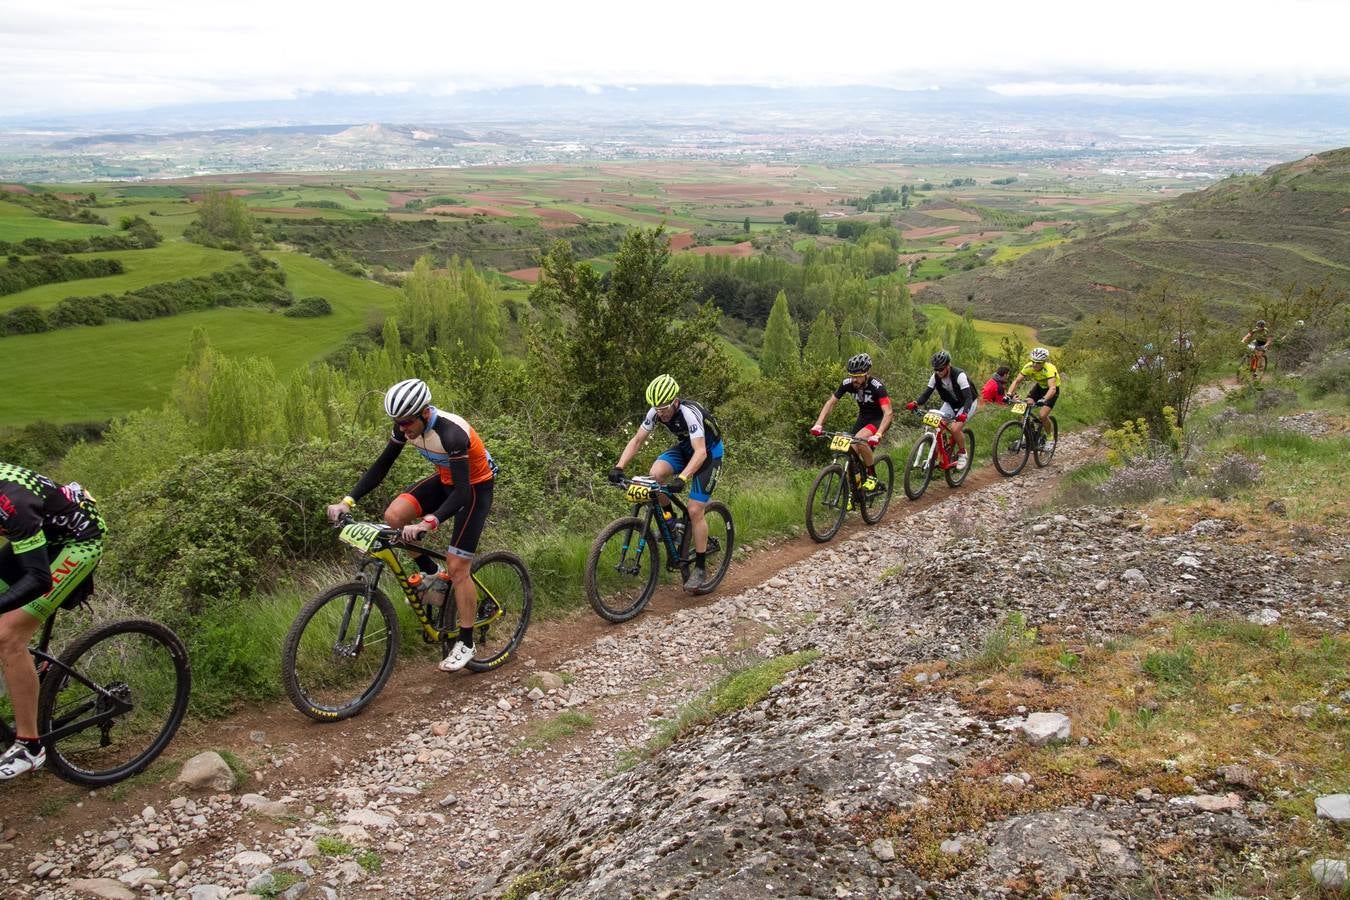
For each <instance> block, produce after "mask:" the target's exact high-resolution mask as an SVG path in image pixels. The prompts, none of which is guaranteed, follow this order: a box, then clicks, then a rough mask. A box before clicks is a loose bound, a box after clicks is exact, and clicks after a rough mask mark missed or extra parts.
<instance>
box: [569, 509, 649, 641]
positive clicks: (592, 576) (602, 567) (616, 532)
mask: <svg viewBox="0 0 1350 900" xmlns="http://www.w3.org/2000/svg"><path fill="white" fill-rule="evenodd" d="M660 572H661V546H660V544H659V543H657V540H656V535H654V534H652V531H651V529H650V528H648V529H645V530H644V529H643V525H642V520H641V519H639V518H637V517H636V516H626V517H624V518H622V519H615V520H614V521H613V522H610V523H609V524H608V525H607V526H605V530H604V531H602V532H600V534H599V536H597V537H596V539H595V542H594V543H593V544H591V552H590V553H589V554H588V555H587V556H586V599H587V600H589V601H590V602H591V608H592V609H594V610H595V611H596V612H597V613H598V614H599V615H600V618H602V619H605V620H607V621H610V622H627V621H628V620H629V619H631V618H633V616H636V615H637V614H638V613H640V612H642V610H643V608H644V607H645V606H646V605H647V601H648V600H650V599H651V598H652V594H653V593H655V591H656V579H657V577H658V576H659V575H660Z"/></svg>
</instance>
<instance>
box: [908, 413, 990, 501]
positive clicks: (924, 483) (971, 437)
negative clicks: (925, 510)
mask: <svg viewBox="0 0 1350 900" xmlns="http://www.w3.org/2000/svg"><path fill="white" fill-rule="evenodd" d="M915 415H920V413H919V412H918V411H917V410H916V411H915ZM922 415H923V424H924V433H923V434H922V435H921V436H920V437H919V439H918V440H917V441H915V442H914V449H913V450H911V451H910V452H909V461H908V462H907V463H906V464H905V478H904V484H905V496H906V497H908V498H909V499H911V500H918V499H919V498H920V497H922V496H923V492H924V491H926V490H928V482H929V481H930V480H931V479H932V477H933V466H934V465H936V466H937V467H938V468H939V469H941V470H942V475H943V477H944V478H946V479H947V484H948V486H950V487H959V486H960V485H961V482H963V481H965V480H966V476H967V475H969V474H970V469H971V461H973V460H974V459H975V432H973V431H971V430H970V429H969V428H967V429H965V432H964V434H965V437H966V467H965V468H964V469H959V468H957V466H956V460H957V456H958V455H959V454H958V451H957V449H956V440H955V438H953V437H952V430H951V423H950V422H949V421H948V420H947V419H946V418H944V417H943V415H942V412H941V411H940V410H936V409H926V410H924V411H923V413H922Z"/></svg>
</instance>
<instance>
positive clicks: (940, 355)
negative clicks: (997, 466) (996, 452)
mask: <svg viewBox="0 0 1350 900" xmlns="http://www.w3.org/2000/svg"><path fill="white" fill-rule="evenodd" d="M932 363H933V374H932V376H931V377H930V378H929V379H928V387H926V388H924V389H923V393H922V394H920V395H919V396H918V397H917V398H915V399H913V400H911V401H909V402H908V403H906V404H905V409H907V410H909V411H910V412H913V411H914V410H916V409H918V408H919V407H920V406H923V405H924V404H925V403H927V402H928V398H929V397H931V396H933V391H937V392H938V396H939V397H941V398H942V409H941V410H940V412H941V413H942V418H944V419H948V420H949V421H950V422H951V432H952V439H953V440H955V441H956V449H957V450H959V451H960V456H958V457H957V458H956V468H957V469H958V470H960V469H964V468H965V467H966V464H967V463H968V462H969V461H970V460H969V459H968V458H967V457H966V436H965V434H964V433H963V432H964V429H965V424H966V419H969V418H970V417H971V416H973V415H975V408H976V407H977V406H979V405H980V403H979V401H978V400H977V399H976V398H975V387H974V386H973V385H972V384H971V383H970V379H969V378H968V377H966V373H965V372H964V371H963V370H961V369H958V368H956V367H955V366H953V365H952V355H951V354H950V353H948V352H947V351H946V350H939V351H938V352H936V353H934V354H933V359H932ZM1014 384H1016V382H1014Z"/></svg>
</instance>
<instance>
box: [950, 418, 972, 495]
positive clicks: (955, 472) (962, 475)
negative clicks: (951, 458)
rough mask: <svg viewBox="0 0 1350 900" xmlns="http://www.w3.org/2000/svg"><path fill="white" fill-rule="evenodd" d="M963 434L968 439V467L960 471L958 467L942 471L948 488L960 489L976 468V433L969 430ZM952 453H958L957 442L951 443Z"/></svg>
mask: <svg viewBox="0 0 1350 900" xmlns="http://www.w3.org/2000/svg"><path fill="white" fill-rule="evenodd" d="M963 434H965V437H966V467H965V468H964V469H958V468H957V467H956V466H951V467H950V468H946V469H943V470H942V477H944V478H946V479H947V486H948V487H960V486H961V483H962V482H964V481H965V480H966V476H967V475H969V474H970V470H971V469H973V468H975V432H974V430H972V429H970V428H967V429H966V430H965V431H964V432H963ZM951 451H952V453H953V454H954V453H956V452H957V450H956V442H955V441H952V442H951Z"/></svg>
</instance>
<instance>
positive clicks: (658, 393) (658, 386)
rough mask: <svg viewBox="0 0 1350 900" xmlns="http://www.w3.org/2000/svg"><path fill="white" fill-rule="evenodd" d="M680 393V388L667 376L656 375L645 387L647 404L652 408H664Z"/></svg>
mask: <svg viewBox="0 0 1350 900" xmlns="http://www.w3.org/2000/svg"><path fill="white" fill-rule="evenodd" d="M679 393H680V386H679V385H678V384H676V383H675V379H674V378H671V377H670V376H669V375H657V376H656V377H655V378H653V379H652V383H651V384H649V385H647V402H648V403H650V404H651V405H652V406H665V405H666V404H667V403H669V402H670V401H672V400H674V399H675V398H676V397H677V396H679Z"/></svg>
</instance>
